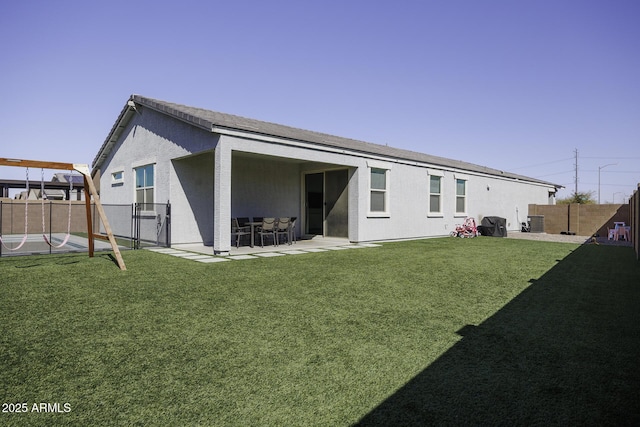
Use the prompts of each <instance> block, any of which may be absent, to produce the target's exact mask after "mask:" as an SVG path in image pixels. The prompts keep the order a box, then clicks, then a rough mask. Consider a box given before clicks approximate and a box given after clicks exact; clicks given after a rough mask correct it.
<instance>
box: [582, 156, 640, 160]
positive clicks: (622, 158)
mask: <svg viewBox="0 0 640 427" xmlns="http://www.w3.org/2000/svg"><path fill="white" fill-rule="evenodd" d="M581 159H597V160H640V157H584V156H583V157H581Z"/></svg>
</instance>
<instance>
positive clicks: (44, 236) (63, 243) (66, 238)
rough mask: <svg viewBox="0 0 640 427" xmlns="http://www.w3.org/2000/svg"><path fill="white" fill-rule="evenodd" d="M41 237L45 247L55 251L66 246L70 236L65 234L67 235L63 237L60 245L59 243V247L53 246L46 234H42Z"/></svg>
mask: <svg viewBox="0 0 640 427" xmlns="http://www.w3.org/2000/svg"><path fill="white" fill-rule="evenodd" d="M42 237H43V238H44V241H45V242H47V245H49V246H51V247H52V248H55V249H60V248H61V247H63V246H64V245H66V244H67V242H68V241H69V237H71V234H69V233H67V235H66V236H64V240H62V243H60V244H59V245H54V244H53V243H51V241H50V240H49V238H48V237H47V235H46V234H43V235H42Z"/></svg>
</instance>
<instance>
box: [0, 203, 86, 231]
mask: <svg viewBox="0 0 640 427" xmlns="http://www.w3.org/2000/svg"><path fill="white" fill-rule="evenodd" d="M0 202H1V204H2V206H1V207H0V210H1V213H2V218H0V220H1V221H2V224H1V226H2V234H3V235H5V234H18V235H22V234H24V220H25V210H24V209H25V206H24V205H25V201H24V200H15V199H9V198H3V199H1V200H0ZM27 209H28V211H27V214H26V217H27V224H28V233H29V234H42V217H43V213H42V203H41V201H40V200H30V201H29V205H28V206H27ZM50 216H51V218H50ZM94 217H95V214H94ZM68 221H69V202H67V201H53V202H51V205H50V202H48V201H46V202H45V204H44V224H45V230H46V232H47V233H48V232H49V231H52V232H54V233H66V232H67V225H68ZM94 224H95V220H94ZM70 232H71V233H86V232H87V210H86V205H85V202H83V201H72V202H71V230H70Z"/></svg>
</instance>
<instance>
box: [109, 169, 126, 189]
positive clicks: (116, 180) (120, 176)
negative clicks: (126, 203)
mask: <svg viewBox="0 0 640 427" xmlns="http://www.w3.org/2000/svg"><path fill="white" fill-rule="evenodd" d="M123 183H124V171H118V172H114V173H112V174H111V185H112V186H114V187H115V186H117V185H122V184H123Z"/></svg>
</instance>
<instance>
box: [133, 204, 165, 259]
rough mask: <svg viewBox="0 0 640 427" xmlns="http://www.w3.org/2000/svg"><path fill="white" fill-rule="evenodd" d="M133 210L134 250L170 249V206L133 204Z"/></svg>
mask: <svg viewBox="0 0 640 427" xmlns="http://www.w3.org/2000/svg"><path fill="white" fill-rule="evenodd" d="M133 209H134V215H133V221H132V226H133V230H134V232H133V244H134V246H133V247H134V249H140V248H141V247H143V246H164V247H167V248H168V247H171V204H170V203H169V202H167V203H135V204H134V208H133Z"/></svg>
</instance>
